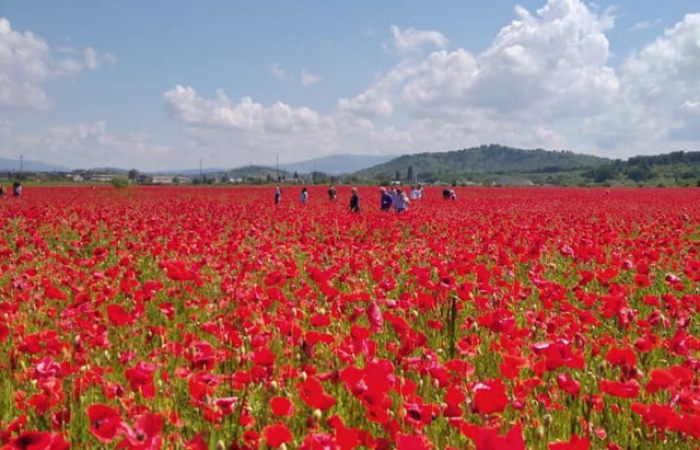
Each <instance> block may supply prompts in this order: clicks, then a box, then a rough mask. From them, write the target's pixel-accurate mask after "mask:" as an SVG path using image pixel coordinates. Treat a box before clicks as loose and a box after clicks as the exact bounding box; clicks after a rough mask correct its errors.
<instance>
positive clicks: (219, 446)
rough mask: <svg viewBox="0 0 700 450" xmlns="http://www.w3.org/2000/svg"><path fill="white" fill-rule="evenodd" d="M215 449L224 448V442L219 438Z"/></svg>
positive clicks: (220, 449) (221, 449) (222, 449)
mask: <svg viewBox="0 0 700 450" xmlns="http://www.w3.org/2000/svg"><path fill="white" fill-rule="evenodd" d="M216 450H226V444H224V441H222V440H221V439H219V441H218V442H217V443H216Z"/></svg>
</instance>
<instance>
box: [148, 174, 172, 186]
mask: <svg viewBox="0 0 700 450" xmlns="http://www.w3.org/2000/svg"><path fill="white" fill-rule="evenodd" d="M174 180H175V177H174V176H172V175H153V176H152V177H151V183H153V184H174V183H175V181H174Z"/></svg>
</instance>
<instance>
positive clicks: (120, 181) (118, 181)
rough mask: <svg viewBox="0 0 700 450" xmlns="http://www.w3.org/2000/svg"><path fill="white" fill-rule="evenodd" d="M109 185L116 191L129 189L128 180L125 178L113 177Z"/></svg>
mask: <svg viewBox="0 0 700 450" xmlns="http://www.w3.org/2000/svg"><path fill="white" fill-rule="evenodd" d="M111 184H112V186H114V187H115V188H117V189H126V188H127V187H129V179H128V178H126V177H114V178H112V181H111Z"/></svg>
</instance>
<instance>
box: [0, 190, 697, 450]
mask: <svg viewBox="0 0 700 450" xmlns="http://www.w3.org/2000/svg"><path fill="white" fill-rule="evenodd" d="M298 191H300V188H297V187H284V188H283V196H282V203H281V204H280V205H279V206H277V207H275V206H274V205H273V194H274V191H273V189H271V188H269V187H268V188H195V187H192V188H183V187H178V188H131V189H127V190H124V191H119V190H116V189H112V188H98V189H96V190H92V189H90V188H82V187H68V188H27V189H25V193H24V195H23V197H22V198H20V199H14V198H4V199H0V212H1V214H2V223H1V225H0V226H1V227H2V234H0V257H1V259H0V292H1V295H0V315H1V316H0V317H2V320H1V321H0V375H1V376H0V448H1V449H3V450H6V449H27V450H63V449H67V448H76V449H78V448H80V449H104V448H106V449H143V450H146V449H161V448H163V449H165V448H168V449H170V448H173V449H192V450H200V449H272V448H287V449H290V450H291V449H304V450H321V449H322V450H335V449H339V450H351V449H387V450H388V449H398V450H424V449H435V450H443V449H477V450H522V449H526V448H527V449H548V450H585V449H659V448H668V449H689V448H700V382H699V379H698V372H699V371H700V360H699V359H698V356H699V355H700V339H699V338H698V332H699V330H700V321H699V320H698V317H697V313H698V308H700V291H699V288H700V254H699V253H700V207H699V205H700V191H696V190H690V189H687V190H684V189H630V190H623V189H613V190H611V191H610V192H609V193H607V192H606V191H605V190H603V189H592V190H590V192H589V191H586V190H585V189H554V188H552V189H549V188H518V189H495V188H494V189H479V188H474V189H466V188H463V189H460V190H458V191H457V194H458V199H457V201H454V202H453V201H444V200H442V198H441V190H440V189H439V188H430V187H429V188H427V189H426V196H425V198H424V199H422V200H420V201H414V202H413V203H412V204H411V207H410V209H409V211H407V212H406V213H403V214H400V215H398V216H397V215H396V214H393V213H382V212H381V211H379V192H378V188H376V187H365V188H360V196H361V206H362V212H361V213H360V214H353V213H351V212H349V211H347V209H346V207H347V202H348V200H349V188H346V187H341V188H340V189H339V191H340V199H339V200H338V202H335V203H330V202H328V201H327V200H326V196H325V188H324V187H312V188H311V189H310V198H309V204H308V205H306V206H305V207H303V206H302V205H300V204H299V198H298V194H299V192H298Z"/></svg>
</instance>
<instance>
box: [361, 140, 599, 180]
mask: <svg viewBox="0 0 700 450" xmlns="http://www.w3.org/2000/svg"><path fill="white" fill-rule="evenodd" d="M611 162H612V161H611V160H610V159H607V158H600V157H597V156H592V155H583V154H578V153H573V152H570V151H550V150H541V149H538V150H521V149H516V148H511V147H504V146H500V145H482V146H481V147H474V148H470V149H465V150H457V151H451V152H435V153H427V152H426V153H415V154H411V155H403V156H400V157H398V158H394V159H392V160H391V161H388V162H386V163H384V164H379V165H377V166H373V167H370V168H369V169H364V170H361V171H359V172H356V173H355V174H354V175H355V176H357V177H358V178H375V179H376V178H383V177H386V176H388V177H392V178H393V177H394V174H395V173H396V171H399V173H400V174H401V175H402V177H403V176H405V174H406V172H407V170H408V168H409V166H413V171H414V173H415V175H416V176H417V177H418V178H419V179H421V180H428V179H431V178H433V177H436V176H437V177H439V176H440V175H442V174H511V173H533V172H534V173H542V172H566V171H571V170H578V169H591V168H596V167H600V166H603V165H605V164H608V163H611Z"/></svg>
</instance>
